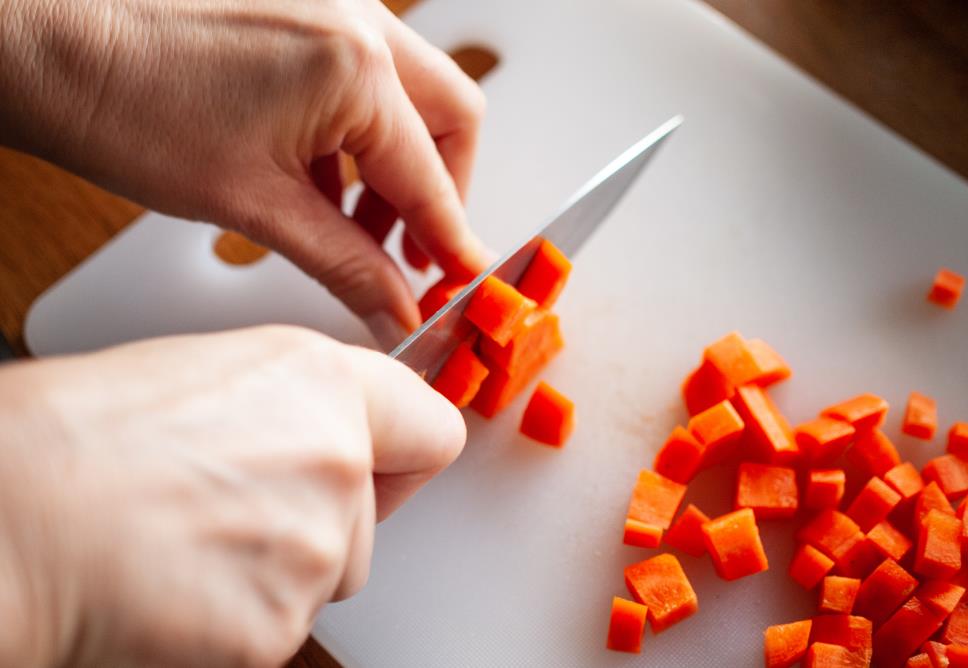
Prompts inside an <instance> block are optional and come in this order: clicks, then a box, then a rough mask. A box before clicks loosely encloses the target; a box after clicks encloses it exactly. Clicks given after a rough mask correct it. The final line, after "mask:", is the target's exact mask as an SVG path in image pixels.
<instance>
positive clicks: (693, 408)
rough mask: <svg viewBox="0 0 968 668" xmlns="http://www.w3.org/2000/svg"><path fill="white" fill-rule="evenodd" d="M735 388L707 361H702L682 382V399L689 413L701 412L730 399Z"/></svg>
mask: <svg viewBox="0 0 968 668" xmlns="http://www.w3.org/2000/svg"><path fill="white" fill-rule="evenodd" d="M734 392H735V389H734V388H733V386H732V385H731V384H730V383H729V381H728V380H726V378H725V377H724V376H723V375H722V374H721V373H719V372H718V371H717V370H716V367H714V366H713V365H712V364H710V363H709V362H703V363H702V364H700V365H699V366H698V367H697V368H696V369H695V370H694V371H692V373H690V374H689V375H688V376H686V380H685V381H683V383H682V400H683V402H684V403H685V404H686V411H687V412H688V413H689V415H695V414H696V413H702V412H703V411H704V410H706V409H707V408H709V407H711V406H715V405H716V404H718V403H719V402H721V401H725V400H727V399H730V398H731V397H732V396H733V393H734Z"/></svg>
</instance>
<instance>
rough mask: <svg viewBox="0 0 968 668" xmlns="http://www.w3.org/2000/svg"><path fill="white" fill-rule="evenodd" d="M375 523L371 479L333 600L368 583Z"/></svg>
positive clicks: (349, 593) (360, 505)
mask: <svg viewBox="0 0 968 668" xmlns="http://www.w3.org/2000/svg"><path fill="white" fill-rule="evenodd" d="M375 524H376V500H375V496H374V489H373V482H372V480H371V482H369V483H368V484H367V485H366V486H365V487H364V488H363V490H362V498H361V499H360V504H359V512H358V514H357V516H356V522H355V524H354V526H353V533H352V535H351V536H350V541H349V549H348V550H347V553H346V565H345V569H344V570H343V577H342V578H341V580H340V583H339V585H338V586H337V587H336V591H334V592H333V596H332V599H331V600H333V601H341V600H343V599H346V598H349V597H350V596H353V595H354V594H356V593H357V592H359V591H360V590H361V589H363V586H364V585H365V584H366V581H367V579H368V578H369V576H370V562H371V560H372V557H373V527H374V525H375ZM323 603H325V601H324V602H323Z"/></svg>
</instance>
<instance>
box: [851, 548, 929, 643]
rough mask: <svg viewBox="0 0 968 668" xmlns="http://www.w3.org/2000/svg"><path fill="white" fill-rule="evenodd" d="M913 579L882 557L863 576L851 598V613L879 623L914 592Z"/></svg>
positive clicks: (896, 565)
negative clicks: (852, 599) (873, 567)
mask: <svg viewBox="0 0 968 668" xmlns="http://www.w3.org/2000/svg"><path fill="white" fill-rule="evenodd" d="M917 586H918V581H917V579H916V578H915V577H914V576H913V575H911V574H910V573H908V572H907V571H906V570H904V569H903V568H902V567H901V566H899V565H898V564H897V562H896V561H894V560H893V559H885V560H884V561H883V562H881V565H880V566H878V567H877V568H875V569H874V570H873V571H872V572H871V574H870V575H868V576H867V577H866V578H864V580H863V582H861V583H860V588H859V589H858V590H857V598H856V599H855V600H854V614H855V615H860V616H862V617H866V618H867V619H869V620H871V622H873V624H874V625H875V626H879V625H880V624H881V623H882V622H883V621H884V620H886V619H887V618H888V617H890V616H891V613H893V612H894V611H895V610H897V608H898V606H900V605H901V604H902V603H904V601H905V600H906V599H907V598H908V596H910V595H911V593H912V592H914V590H915V588H917Z"/></svg>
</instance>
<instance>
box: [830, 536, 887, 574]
mask: <svg viewBox="0 0 968 668" xmlns="http://www.w3.org/2000/svg"><path fill="white" fill-rule="evenodd" d="M883 558H884V556H883V555H882V554H881V553H880V551H879V550H878V549H877V546H875V545H874V544H873V543H872V542H871V541H869V540H868V539H867V537H866V536H865V535H864V534H862V533H858V534H856V538H855V539H853V540H851V541H850V542H849V543H848V544H847V548H846V549H845V550H844V551H843V554H841V555H840V556H839V557H837V559H836V561H835V562H834V571H835V572H836V573H837V574H839V575H845V576H847V577H851V578H866V577H867V576H868V575H870V573H871V571H873V570H874V569H875V568H876V567H877V565H878V564H879V563H881V560H882V559H883Z"/></svg>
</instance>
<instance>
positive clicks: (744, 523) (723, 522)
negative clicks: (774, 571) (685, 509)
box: [702, 508, 769, 580]
mask: <svg viewBox="0 0 968 668" xmlns="http://www.w3.org/2000/svg"><path fill="white" fill-rule="evenodd" d="M702 533H703V539H704V541H705V544H706V549H707V550H708V551H709V555H710V556H711V557H712V559H713V565H714V566H715V567H716V573H718V574H719V577H721V578H723V579H724V580H736V579H738V578H741V577H745V576H747V575H753V574H754V573H760V572H762V571H765V570H767V569H768V568H769V562H768V561H767V559H766V552H765V551H764V550H763V543H762V541H760V531H759V528H758V527H757V526H756V518H755V517H754V515H753V511H752V510H750V509H749V508H743V509H742V510H736V511H733V512H731V513H727V514H726V515H721V516H720V517H717V518H715V519H712V520H709V521H708V522H706V523H705V524H703V525H702Z"/></svg>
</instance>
